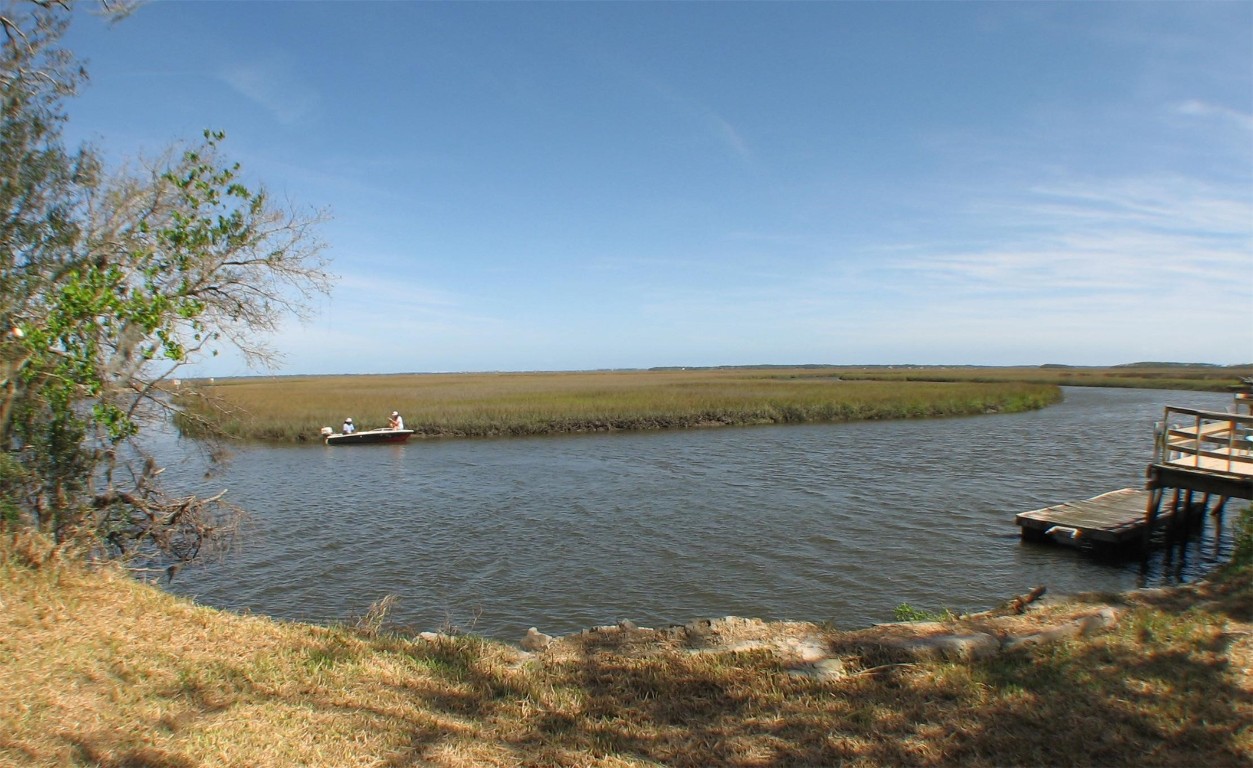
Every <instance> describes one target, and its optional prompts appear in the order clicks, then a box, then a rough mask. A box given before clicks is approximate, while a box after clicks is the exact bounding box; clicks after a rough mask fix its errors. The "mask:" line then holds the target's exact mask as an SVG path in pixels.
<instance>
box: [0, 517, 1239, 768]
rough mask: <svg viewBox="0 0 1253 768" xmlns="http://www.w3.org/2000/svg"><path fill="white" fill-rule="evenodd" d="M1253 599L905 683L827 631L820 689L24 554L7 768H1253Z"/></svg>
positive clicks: (1225, 598)
mask: <svg viewBox="0 0 1253 768" xmlns="http://www.w3.org/2000/svg"><path fill="white" fill-rule="evenodd" d="M1251 595H1253V585H1251V584H1250V578H1249V574H1248V570H1247V569H1246V570H1245V571H1244V572H1242V573H1239V574H1236V576H1235V577H1233V578H1230V579H1228V580H1227V581H1224V582H1220V583H1215V584H1212V585H1205V586H1203V587H1191V588H1186V589H1181V590H1173V591H1167V592H1159V593H1151V594H1148V595H1143V596H1137V597H1135V598H1134V599H1123V598H1118V599H1117V602H1119V603H1120V605H1121V607H1122V609H1123V610H1124V611H1125V614H1124V617H1123V619H1122V620H1121V622H1120V623H1119V624H1118V625H1117V627H1116V628H1115V629H1114V630H1113V631H1111V632H1108V633H1104V634H1101V635H1097V636H1094V637H1091V638H1087V639H1079V640H1072V641H1067V642H1063V643H1059V644H1054V645H1046V646H1039V647H1036V648H1032V649H1030V650H1026V651H1022V652H1015V653H1008V654H1002V655H999V656H995V657H993V658H991V659H988V660H984V661H969V662H938V661H937V662H921V663H909V664H902V663H897V662H899V661H900V659H898V658H895V657H893V656H892V655H891V654H890V653H888V652H886V651H884V650H883V649H882V648H881V647H879V646H876V645H875V644H874V642H873V638H874V633H875V632H880V633H881V632H883V631H884V628H876V629H874V630H866V631H862V632H836V631H834V630H833V629H831V628H823V627H813V626H809V628H808V629H809V631H812V632H819V633H822V635H823V637H824V638H825V641H826V642H827V643H828V644H829V647H830V648H832V649H835V650H837V651H838V652H839V653H840V655H841V657H842V658H844V659H845V660H846V663H847V664H848V665H849V666H850V669H851V670H853V672H854V674H852V675H851V676H848V677H846V678H844V679H842V680H838V681H834V682H820V681H818V680H814V679H810V678H805V677H798V676H795V675H792V674H790V673H789V669H788V665H787V664H786V663H785V662H784V661H783V660H781V658H780V657H778V656H776V655H774V654H772V653H770V652H767V651H761V650H758V651H747V652H736V653H721V654H693V653H690V652H686V651H684V650H683V649H680V648H676V647H671V646H668V645H666V644H665V643H657V642H649V643H645V644H639V645H635V644H632V643H631V642H630V640H629V638H630V637H633V636H634V635H622V634H619V635H598V634H590V635H584V636H576V637H573V638H568V639H566V640H564V641H562V642H560V643H558V644H557V645H556V646H554V647H553V648H551V649H550V650H548V651H546V652H544V653H541V654H537V655H535V656H531V657H528V656H526V655H524V654H522V653H520V652H519V651H518V650H517V649H514V648H512V647H510V646H507V645H503V644H499V643H493V642H488V641H485V640H482V639H479V638H474V637H453V638H441V639H437V640H433V641H432V640H422V639H410V638H403V637H396V636H389V635H376V636H362V635H360V634H357V633H354V632H352V631H351V630H349V629H347V628H325V627H315V626H308V625H302V624H288V623H280V622H275V621H271V620H268V619H264V618H259V617H249V616H240V615H234V614H230V613H224V612H220V611H216V610H211V609H208V608H204V607H200V606H196V605H194V604H192V603H190V602H187V601H185V600H182V599H178V598H174V597H172V596H169V595H167V594H165V593H163V592H161V591H159V590H157V589H155V588H152V587H149V586H145V585H141V584H137V583H135V582H133V581H131V580H130V579H128V578H127V577H125V576H124V575H123V574H120V573H119V572H117V571H115V570H113V569H111V568H99V569H95V570H91V569H87V568H84V567H83V566H81V565H80V564H78V563H77V562H76V561H74V560H73V559H71V558H63V557H59V556H57V555H56V553H55V551H54V550H52V549H51V548H49V547H48V546H47V545H45V544H43V543H41V542H40V541H39V540H37V539H33V538H20V539H18V540H17V541H16V542H14V541H13V540H11V539H9V538H7V537H6V540H5V541H4V542H3V543H0V764H2V765H12V766H63V765H98V766H149V767H150V768H156V767H158V766H164V767H167V768H173V767H183V766H291V765H305V766H400V765H433V766H452V767H458V766H514V765H531V766H645V765H659V764H660V765H673V766H740V767H742V766H756V765H762V766H765V765H769V766H782V765H834V764H850V765H861V766H889V765H890V766H897V765H919V766H941V765H973V766H1005V765H1061V764H1066V765H1128V766H1130V765H1135V766H1141V765H1148V766H1154V765H1170V766H1176V765H1210V766H1225V765H1231V766H1236V765H1240V766H1243V765H1248V764H1249V762H1250V759H1253V731H1251V729H1250V727H1249V724H1250V722H1253V720H1251V718H1253V681H1251V680H1250V676H1249V660H1250V653H1251V652H1253V625H1251V624H1250V623H1249V622H1250V619H1253V600H1251ZM1090 607H1091V606H1090V605H1086V604H1084V603H1082V602H1081V603H1078V604H1055V605H1051V606H1048V607H1045V608H1042V609H1041V610H1040V611H1038V612H1035V613H1032V614H1028V615H1026V616H1021V617H1013V618H1011V619H1006V620H1005V621H1007V622H1011V623H1012V624H1013V626H1012V629H1013V630H1015V631H1021V630H1022V629H1023V628H1024V627H1025V626H1027V625H1031V624H1039V623H1047V622H1050V621H1058V620H1062V619H1064V618H1066V617H1067V616H1069V615H1072V614H1074V613H1075V612H1076V611H1081V610H1085V609H1089V608H1090ZM987 621H988V622H991V621H993V620H990V619H989V620H987ZM771 626H775V625H771ZM785 629H787V630H788V631H790V630H791V625H789V626H788V627H786V628H785ZM780 631H783V630H780ZM613 638H616V639H613ZM611 639H612V641H611ZM858 670H860V671H858Z"/></svg>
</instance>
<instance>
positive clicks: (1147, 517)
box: [1143, 481, 1162, 555]
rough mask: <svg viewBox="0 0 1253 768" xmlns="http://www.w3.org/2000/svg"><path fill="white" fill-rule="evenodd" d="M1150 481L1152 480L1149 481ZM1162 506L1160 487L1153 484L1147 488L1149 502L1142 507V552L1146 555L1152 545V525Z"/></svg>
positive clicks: (1154, 523) (1155, 522)
mask: <svg viewBox="0 0 1253 768" xmlns="http://www.w3.org/2000/svg"><path fill="white" fill-rule="evenodd" d="M1150 482H1152V481H1150ZM1161 506H1162V489H1161V488H1160V487H1158V486H1157V485H1156V484H1153V485H1152V486H1151V487H1150V490H1149V502H1148V505H1147V506H1146V507H1145V508H1144V545H1143V548H1144V554H1145V555H1148V553H1149V550H1150V549H1152V547H1153V526H1154V525H1156V524H1157V513H1158V510H1159V509H1160V508H1161Z"/></svg>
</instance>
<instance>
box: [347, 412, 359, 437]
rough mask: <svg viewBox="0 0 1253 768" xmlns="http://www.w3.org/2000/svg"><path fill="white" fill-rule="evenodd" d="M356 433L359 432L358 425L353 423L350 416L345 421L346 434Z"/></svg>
mask: <svg viewBox="0 0 1253 768" xmlns="http://www.w3.org/2000/svg"><path fill="white" fill-rule="evenodd" d="M356 431H357V425H356V424H353V423H352V417H351V416H349V417H348V418H346V419H344V434H345V435H351V434H352V433H353V432H356Z"/></svg>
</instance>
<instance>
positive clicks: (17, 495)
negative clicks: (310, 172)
mask: <svg viewBox="0 0 1253 768" xmlns="http://www.w3.org/2000/svg"><path fill="white" fill-rule="evenodd" d="M105 10H106V11H108V12H110V13H112V14H114V15H120V14H123V13H126V12H129V10H131V6H130V5H129V4H117V3H113V4H108V5H105ZM70 11H71V8H70V4H69V2H50V1H44V0H27V1H26V2H23V3H13V2H10V3H8V5H7V6H6V8H5V10H4V11H3V13H2V15H0V27H2V28H3V31H4V39H3V43H4V48H3V54H2V56H0V95H2V96H3V112H2V113H0V449H3V450H4V453H3V454H2V455H0V525H7V526H10V527H13V526H32V527H35V528H38V529H40V530H42V531H44V532H46V533H48V534H50V535H52V536H54V537H56V538H57V539H59V540H67V539H71V538H73V539H81V540H85V541H88V542H90V543H91V545H92V546H93V549H94V551H96V552H98V553H103V554H107V555H111V556H119V555H127V554H131V553H134V552H136V551H144V552H147V553H151V554H158V553H159V554H160V555H161V556H163V557H165V558H167V559H172V560H175V561H186V560H190V559H194V558H196V557H197V556H199V555H201V554H203V553H205V552H206V550H207V548H209V547H211V546H212V545H213V544H214V543H215V542H219V541H221V540H222V539H223V538H224V537H226V536H227V535H228V534H229V533H230V531H231V530H232V526H231V524H230V521H231V520H232V519H234V518H235V516H236V513H237V512H238V509H237V508H234V507H233V506H231V505H227V504H225V503H224V501H223V498H222V495H221V494H219V495H218V496H215V497H212V498H209V499H201V498H196V497H192V496H187V497H180V498H173V497H171V496H169V495H167V494H166V493H165V491H164V490H163V489H162V488H161V486H160V484H159V482H158V476H159V474H160V472H161V470H160V467H159V466H158V465H157V463H156V462H155V461H154V460H153V458H152V457H151V456H150V455H149V454H148V452H147V451H145V450H144V447H143V443H142V441H141V440H140V439H139V437H140V435H141V432H142V430H143V428H144V427H145V425H151V424H153V423H154V421H153V420H154V419H162V418H168V417H169V414H170V411H171V409H172V405H171V400H170V397H169V394H168V388H167V387H166V386H165V385H166V384H167V383H168V382H169V381H170V380H171V377H172V374H173V373H174V372H175V371H177V370H178V369H179V368H180V367H182V366H184V365H186V364H187V363H188V362H191V361H193V360H195V359H198V358H199V357H200V356H202V355H204V354H216V352H217V349H218V348H220V347H221V346H222V345H231V346H234V347H235V348H237V349H238V350H240V351H241V352H243V354H244V356H245V358H246V359H248V360H249V361H250V362H252V363H254V364H262V363H265V362H268V361H270V360H271V359H272V356H273V352H272V350H270V349H269V348H268V347H266V345H265V343H264V339H265V336H266V335H267V334H268V333H269V332H271V331H273V330H275V329H276V328H277V327H278V325H279V323H280V322H281V321H282V320H283V319H284V318H286V317H288V316H291V315H295V316H298V317H303V316H304V315H305V314H306V313H307V310H308V307H309V304H310V299H311V298H313V297H314V296H316V295H317V294H318V293H325V292H328V291H329V288H330V282H331V277H330V275H329V274H328V273H327V271H326V266H327V265H326V262H325V261H324V260H323V259H322V258H321V256H320V253H321V244H320V242H318V240H317V238H316V236H315V228H316V225H317V223H319V221H320V220H321V216H320V214H317V213H316V212H315V213H301V212H298V211H294V210H289V209H285V208H282V207H279V206H276V205H275V204H274V203H273V202H272V201H271V200H270V199H269V197H267V195H266V194H265V192H264V190H261V189H252V188H250V187H249V186H247V185H246V184H245V183H244V181H243V179H242V177H241V173H240V168H239V166H238V164H231V163H229V162H227V161H225V160H224V159H223V157H222V154H221V151H220V144H221V142H222V140H223V138H224V135H223V134H221V133H215V132H209V131H206V132H205V135H204V139H203V141H202V142H200V143H198V144H196V145H194V146H191V147H188V148H185V149H184V150H183V151H182V152H178V151H173V150H171V151H170V152H167V153H166V154H165V155H164V156H162V157H160V158H158V159H157V160H155V161H149V162H146V163H142V164H141V167H142V168H143V170H141V171H133V170H130V169H119V170H115V171H111V172H110V171H106V169H104V167H103V165H102V163H101V161H100V160H99V158H98V156H97V155H96V153H94V152H93V151H92V150H91V149H89V148H86V147H82V148H78V149H75V150H73V151H71V150H69V149H67V148H66V147H65V146H64V143H63V140H62V136H61V132H60V127H61V125H62V124H63V123H64V121H65V119H66V118H65V114H64V111H63V101H64V99H65V98H67V97H69V96H71V95H73V93H74V92H75V89H76V88H77V87H78V86H79V84H80V83H81V82H82V81H83V80H84V79H85V77H86V73H85V71H84V70H83V69H82V67H81V66H79V65H78V64H77V62H75V60H74V58H73V57H72V56H71V55H70V54H69V53H68V52H66V51H64V50H61V49H59V48H58V47H57V44H58V41H59V39H60V38H61V36H62V34H63V33H64V31H65V29H66V26H67V24H68V21H69V14H70ZM6 521H7V522H6Z"/></svg>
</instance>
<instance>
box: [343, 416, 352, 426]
mask: <svg viewBox="0 0 1253 768" xmlns="http://www.w3.org/2000/svg"><path fill="white" fill-rule="evenodd" d="M344 423H345V424H351V423H352V417H351V416H349V417H348V418H346V419H344Z"/></svg>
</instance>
